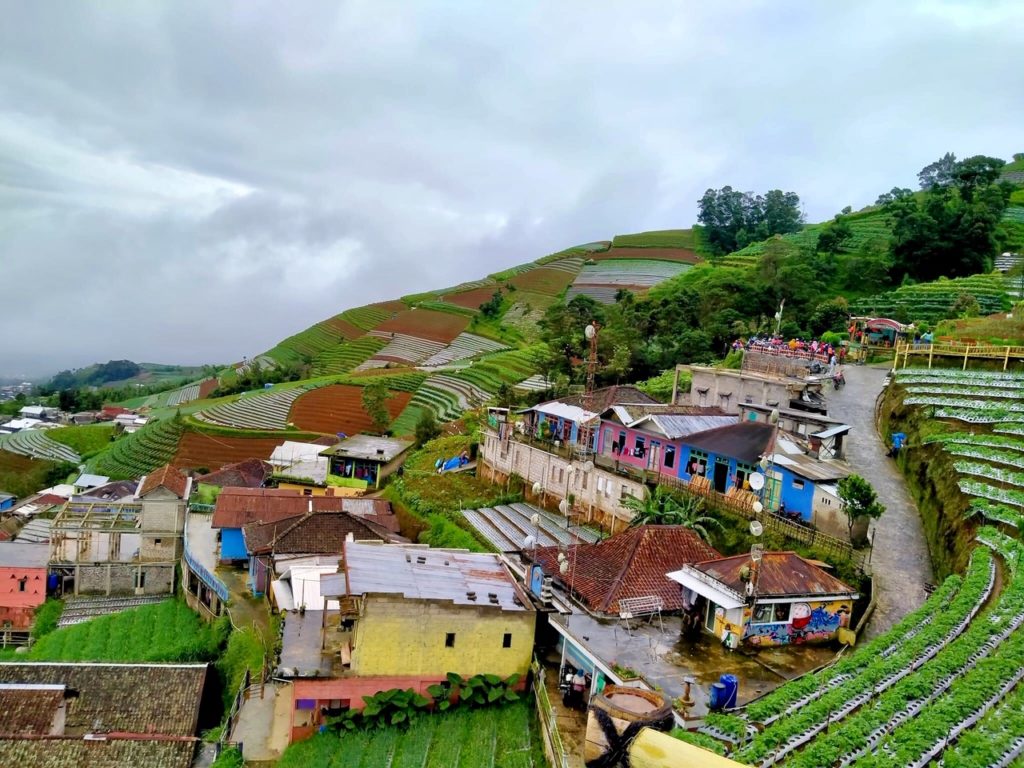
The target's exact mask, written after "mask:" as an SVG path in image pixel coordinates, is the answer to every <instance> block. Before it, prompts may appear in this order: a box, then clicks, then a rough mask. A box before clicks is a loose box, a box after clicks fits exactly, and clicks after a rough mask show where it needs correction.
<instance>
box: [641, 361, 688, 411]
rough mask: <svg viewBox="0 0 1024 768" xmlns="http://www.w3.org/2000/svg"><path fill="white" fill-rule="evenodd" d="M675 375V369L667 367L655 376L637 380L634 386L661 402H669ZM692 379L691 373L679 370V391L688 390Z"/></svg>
mask: <svg viewBox="0 0 1024 768" xmlns="http://www.w3.org/2000/svg"><path fill="white" fill-rule="evenodd" d="M675 375H676V372H675V369H674V368H669V369H668V370H667V371H662V372H661V373H659V374H658V375H657V376H652V377H651V378H649V379H646V380H645V381H641V382H638V383H637V384H636V387H637V389H639V390H640V391H641V392H646V393H647V394H648V395H650V396H651V397H653V398H654V399H655V400H659V401H661V402H663V403H670V402H672V388H673V386H674V384H675ZM692 380H693V375H692V374H691V373H690V372H689V371H680V372H679V391H680V392H689V391H690V383H691V382H692Z"/></svg>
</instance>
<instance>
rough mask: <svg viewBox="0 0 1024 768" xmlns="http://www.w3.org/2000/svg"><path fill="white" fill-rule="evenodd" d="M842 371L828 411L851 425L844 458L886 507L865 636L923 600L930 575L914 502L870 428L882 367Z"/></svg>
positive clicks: (879, 630) (878, 535) (876, 537)
mask: <svg viewBox="0 0 1024 768" xmlns="http://www.w3.org/2000/svg"><path fill="white" fill-rule="evenodd" d="M844 372H845V375H846V381H847V385H846V386H845V387H844V388H843V389H840V390H839V391H838V392H835V391H832V390H831V388H830V389H829V391H828V398H829V402H828V413H829V416H831V417H833V418H836V419H841V420H842V421H844V422H846V423H847V424H849V425H850V426H851V427H853V429H852V430H851V431H850V438H849V441H848V445H847V458H848V460H849V462H850V465H851V466H852V467H853V470H854V472H856V473H857V474H859V475H862V476H863V477H865V478H867V479H868V480H869V481H870V482H871V484H872V485H873V486H874V487H875V490H876V491H877V492H878V497H879V500H880V501H881V502H882V503H883V504H884V505H885V507H886V513H885V514H884V515H882V517H881V518H880V519H879V520H878V522H877V524H876V525H875V530H874V552H873V553H872V555H871V567H872V571H873V573H874V578H875V589H876V591H877V604H876V607H875V614H874V617H873V618H872V619H871V623H870V624H869V626H868V629H867V633H866V637H867V638H868V639H870V638H872V637H875V636H876V635H879V634H881V633H882V632H885V631H886V630H887V629H889V628H890V627H892V626H893V625H894V624H895V623H896V622H898V621H899V620H900V619H901V618H903V616H905V615H906V614H907V613H909V612H910V611H912V610H914V609H915V608H917V607H918V606H919V605H920V604H921V603H922V602H924V599H925V597H926V595H925V592H924V584H925V583H929V582H932V579H933V575H932V566H931V560H930V559H929V557H928V545H927V543H926V541H925V536H924V529H923V528H922V526H921V518H920V516H919V515H918V512H917V506H916V505H915V504H914V502H913V501H912V499H911V497H910V494H909V492H908V491H907V486H906V483H905V482H904V480H903V475H902V474H900V471H899V470H898V469H897V468H896V464H895V462H894V461H893V460H892V459H890V458H887V457H886V455H885V452H886V446H884V445H883V444H882V441H881V440H880V439H879V437H878V431H877V430H876V429H875V423H874V412H875V398H876V397H877V395H878V393H879V392H880V391H881V389H882V382H883V380H884V379H885V376H886V371H885V370H883V369H880V368H870V367H866V366H854V365H849V366H846V367H845V368H844Z"/></svg>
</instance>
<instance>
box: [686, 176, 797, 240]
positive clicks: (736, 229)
mask: <svg viewBox="0 0 1024 768" xmlns="http://www.w3.org/2000/svg"><path fill="white" fill-rule="evenodd" d="M697 220H698V221H699V222H700V223H701V224H702V225H703V226H704V232H703V237H704V240H705V242H706V243H707V245H708V247H709V248H711V250H712V251H713V252H714V253H717V254H723V253H730V252H732V251H735V250H737V249H739V248H743V247H745V246H747V245H749V244H750V243H752V242H755V241H757V240H764V239H765V238H767V237H771V236H772V235H784V234H786V233H788V232H797V231H799V230H800V228H801V227H802V226H803V214H802V213H801V212H800V197H799V196H798V195H797V194H796V193H795V192H783V191H782V190H781V189H773V190H771V191H770V192H768V193H767V194H766V195H764V196H763V197H762V196H760V195H757V196H754V194H753V193H751V192H739V191H738V190H735V189H733V188H732V187H729V186H725V187H722V188H721V189H709V190H707V191H706V192H705V193H704V195H703V196H702V197H701V199H700V200H699V201H698V202H697Z"/></svg>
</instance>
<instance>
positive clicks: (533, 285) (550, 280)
mask: <svg viewBox="0 0 1024 768" xmlns="http://www.w3.org/2000/svg"><path fill="white" fill-rule="evenodd" d="M582 266H583V260H582V259H566V260H564V262H561V261H560V262H553V263H552V264H550V265H548V266H546V267H538V268H537V269H531V270H530V271H529V272H523V273H522V274H519V275H516V276H515V277H513V278H510V279H509V281H508V282H509V283H511V284H512V285H514V286H515V287H516V288H517V289H518V290H523V291H531V292H533V293H542V294H545V295H548V296H558V295H559V294H560V293H561V292H562V291H564V290H565V288H566V286H568V285H569V283H571V282H572V281H573V278H574V277H576V272H578V271H579V268H580V267H582Z"/></svg>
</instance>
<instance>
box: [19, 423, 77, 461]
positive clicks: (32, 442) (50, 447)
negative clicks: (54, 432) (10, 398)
mask: <svg viewBox="0 0 1024 768" xmlns="http://www.w3.org/2000/svg"><path fill="white" fill-rule="evenodd" d="M0 451H7V452H9V453H16V454H18V455H19V456H25V457H27V458H30V459H45V460H47V461H71V462H74V463H75V464H77V463H78V462H80V461H81V460H82V457H81V456H79V455H78V452H77V451H75V450H74V449H73V448H71V447H70V446H67V445H64V444H63V443H60V442H57V441H56V440H51V439H50V438H49V437H48V436H47V434H46V432H45V431H42V430H35V429H30V430H24V431H22V432H15V433H14V434H11V435H0Z"/></svg>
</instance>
